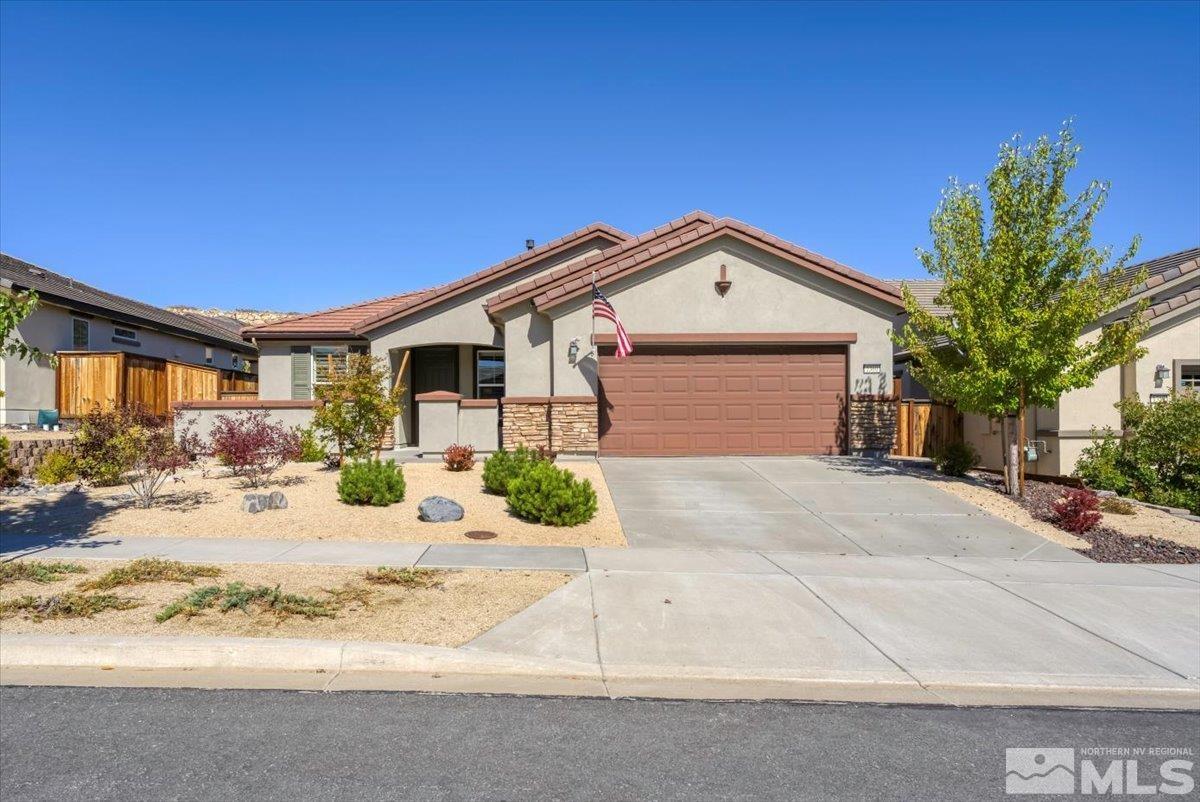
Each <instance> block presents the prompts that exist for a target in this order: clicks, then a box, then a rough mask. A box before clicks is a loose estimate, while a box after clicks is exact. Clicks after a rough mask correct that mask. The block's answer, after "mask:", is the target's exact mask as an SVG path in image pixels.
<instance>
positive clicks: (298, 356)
mask: <svg viewBox="0 0 1200 802" xmlns="http://www.w3.org/2000/svg"><path fill="white" fill-rule="evenodd" d="M311 351H312V349H311V348H310V347H309V346H307V345H293V346H292V400H294V401H311V400H312V357H311V356H310V354H311Z"/></svg>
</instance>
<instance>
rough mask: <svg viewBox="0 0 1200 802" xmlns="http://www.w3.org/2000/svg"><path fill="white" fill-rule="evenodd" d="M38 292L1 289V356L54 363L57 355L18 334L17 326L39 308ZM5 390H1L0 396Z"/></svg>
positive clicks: (24, 360) (25, 360)
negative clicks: (36, 346) (43, 349)
mask: <svg viewBox="0 0 1200 802" xmlns="http://www.w3.org/2000/svg"><path fill="white" fill-rule="evenodd" d="M37 305H38V296H37V293H36V292H19V293H18V292H10V291H8V290H0V357H6V356H15V357H17V358H18V359H20V360H21V361H23V362H36V361H38V360H39V359H44V360H46V361H47V362H49V363H50V364H51V365H53V364H54V363H55V361H56V357H55V356H54V355H53V354H44V353H42V352H41V351H39V350H38V349H36V348H34V347H33V346H32V345H30V344H29V343H27V342H25V341H24V340H22V339H19V338H18V337H17V336H16V334H15V333H16V330H17V326H19V325H21V323H22V321H24V320H25V318H27V317H29V316H30V315H32V314H33V310H35V309H37ZM3 395H4V391H3V390H0V397H2V396H3Z"/></svg>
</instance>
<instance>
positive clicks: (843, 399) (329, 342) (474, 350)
mask: <svg viewBox="0 0 1200 802" xmlns="http://www.w3.org/2000/svg"><path fill="white" fill-rule="evenodd" d="M530 245H532V243H530ZM593 275H595V276H596V281H597V284H598V286H599V287H600V288H601V289H602V291H603V292H604V293H605V295H607V296H608V298H609V299H610V300H611V301H612V303H613V305H614V306H615V307H616V309H617V311H618V312H619V314H620V316H621V318H622V321H623V322H624V325H625V327H626V329H627V330H628V331H629V332H630V334H631V335H632V339H633V342H634V353H633V355H632V356H630V357H628V358H626V359H623V360H617V359H615V357H614V355H613V351H614V342H615V335H614V332H613V327H612V324H611V323H608V322H606V321H603V320H596V321H595V322H594V323H593V318H592V313H591V306H592V294H591V283H592V276H593ZM900 309H901V299H900V295H899V293H898V291H897V290H896V289H895V288H894V287H892V286H890V285H888V284H886V283H884V282H882V281H879V280H876V279H874V278H872V277H870V276H867V275H865V274H863V273H860V272H858V271H856V270H853V269H851V268H849V267H846V266H844V265H841V264H838V263H837V262H834V261H832V260H830V259H827V258H826V257H824V256H820V255H818V254H815V253H812V252H811V251H807V250H805V249H803V248H800V247H798V246H796V245H792V244H790V243H787V242H784V241H783V240H780V239H779V238H777V237H774V236H771V235H770V234H767V233H766V232H763V231H760V230H759V229H756V228H754V227H752V226H749V225H746V224H745V223H741V222H738V221H736V220H731V219H728V218H722V219H717V218H715V217H713V216H712V215H709V214H706V213H704V212H693V213H692V214H689V215H687V216H685V217H682V218H679V219H677V220H673V221H671V222H670V223H667V224H666V225H663V226H661V227H659V228H656V229H654V230H653V231H650V232H647V233H645V234H642V235H641V236H638V237H632V236H630V235H628V234H626V233H624V232H622V231H619V230H617V229H615V228H613V227H611V226H608V225H605V224H603V223H596V224H594V225H591V226H588V227H587V228H583V229H580V230H578V231H575V232H573V233H571V234H568V235H566V236H564V237H561V238H559V239H557V240H554V241H553V242H549V243H546V244H545V245H542V246H539V247H536V248H533V247H530V248H529V249H528V250H526V251H525V252H524V253H521V254H519V255H517V256H514V257H512V258H511V259H508V260H506V261H504V262H501V263H500V264H497V265H494V266H492V267H489V268H487V269H485V270H482V271H480V272H478V273H475V274H473V275H470V276H467V277H466V278H463V279H460V280H458V281H455V282H452V283H450V284H446V285H443V286H441V287H435V288H432V289H428V290H421V291H418V292H410V293H404V294H401V295H393V296H389V297H386V298H380V299H377V300H373V301H367V302H364V303H361V304H355V305H351V306H345V307H339V308H336V309H330V310H327V311H323V312H317V313H314V314H309V315H302V316H299V317H296V318H292V319H289V320H284V321H280V322H277V323H272V324H269V325H264V326H256V327H252V328H248V329H246V330H245V331H244V332H243V334H244V336H246V337H247V338H250V339H251V340H252V341H253V342H254V343H256V344H257V345H258V347H259V349H260V363H259V367H260V370H259V372H260V385H259V394H260V398H261V399H277V400H279V402H280V405H283V402H285V401H286V402H290V403H293V404H295V403H302V402H304V401H305V400H306V399H309V398H311V396H312V392H313V385H314V384H317V383H320V382H322V381H324V380H325V377H326V376H327V372H328V368H329V365H330V364H341V363H342V360H345V359H346V358H347V355H348V354H349V353H352V352H354V351H356V350H357V351H362V352H366V353H370V354H372V355H374V356H377V357H383V358H386V359H387V360H388V361H389V364H390V366H391V369H392V374H393V380H394V381H396V382H398V383H402V384H403V385H404V386H405V387H406V388H408V390H407V394H406V404H405V407H406V409H405V412H404V414H403V415H402V416H401V417H400V418H399V419H398V420H397V421H396V436H395V440H396V444H397V445H401V446H403V445H408V446H415V447H418V448H420V449H421V450H423V451H438V450H441V449H443V448H444V447H445V446H446V445H448V444H449V443H450V442H454V441H458V442H469V443H471V444H473V445H475V446H476V448H477V449H479V450H491V449H493V448H495V446H496V441H497V435H496V432H497V427H498V422H499V421H500V420H502V421H503V426H502V434H501V436H500V438H499V439H500V440H501V441H502V442H503V444H504V445H505V446H509V447H511V446H515V445H517V444H528V445H548V446H550V447H552V448H554V449H555V450H559V451H567V452H579V453H595V452H597V451H598V452H599V453H601V454H641V455H651V454H661V455H681V454H816V453H844V452H846V451H854V452H872V453H878V452H881V451H882V452H886V451H887V449H888V448H890V446H891V438H892V436H893V432H892V428H893V427H894V408H895V405H894V404H892V403H887V402H886V401H884V400H883V395H884V394H885V393H886V392H888V390H889V389H890V384H891V374H892V345H891V341H890V340H889V338H888V332H889V331H890V330H891V328H892V325H893V320H894V318H895V316H896V314H897V313H898V312H899V311H900ZM593 331H595V343H596V347H595V348H593V346H592V333H593Z"/></svg>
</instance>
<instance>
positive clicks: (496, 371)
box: [475, 351, 504, 398]
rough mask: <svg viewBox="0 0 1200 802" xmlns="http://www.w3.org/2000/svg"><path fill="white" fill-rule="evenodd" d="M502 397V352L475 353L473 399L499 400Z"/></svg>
mask: <svg viewBox="0 0 1200 802" xmlns="http://www.w3.org/2000/svg"><path fill="white" fill-rule="evenodd" d="M503 395H504V352H503V351H479V352H477V353H476V354H475V397H476V398H500V397H502V396H503Z"/></svg>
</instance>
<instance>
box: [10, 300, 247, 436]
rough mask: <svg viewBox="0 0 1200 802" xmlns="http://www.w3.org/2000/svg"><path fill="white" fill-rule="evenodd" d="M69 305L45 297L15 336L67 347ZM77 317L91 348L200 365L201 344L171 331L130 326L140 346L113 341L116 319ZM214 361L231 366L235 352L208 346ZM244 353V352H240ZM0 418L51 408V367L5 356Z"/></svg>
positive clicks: (47, 349)
mask: <svg viewBox="0 0 1200 802" xmlns="http://www.w3.org/2000/svg"><path fill="white" fill-rule="evenodd" d="M74 316H75V315H73V314H72V313H71V312H70V311H69V310H67V309H64V308H62V307H59V306H54V305H52V304H49V303H42V304H41V305H40V306H39V307H38V308H37V309H35V310H34V312H33V314H31V315H30V316H29V317H28V318H26V319H25V320H24V321H22V322H21V325H19V326H18V327H17V331H16V335H17V338H18V339H20V340H22V341H23V342H26V343H28V344H29V345H32V346H33V347H35V348H38V349H39V350H41V351H42V352H44V353H54V352H55V351H69V350H72V349H73V345H72V342H71V318H72V317H74ZM79 317H81V318H83V319H85V320H87V321H88V323H89V325H90V331H89V348H88V350H91V351H126V352H128V353H131V354H142V355H145V356H153V357H161V358H164V359H174V360H177V361H180V362H190V363H192V364H195V365H203V364H205V362H204V349H205V344H204V343H202V342H200V341H198V340H189V339H186V338H184V337H178V336H176V335H173V334H165V333H163V332H158V331H154V330H152V329H147V328H143V327H139V326H132V328H134V329H135V330H136V331H137V333H138V342H139V343H140V344H141V345H140V347H134V346H131V345H128V344H125V343H114V342H113V341H112V338H113V334H114V331H113V329H114V328H115V327H116V326H118V325H119V326H121V327H122V328H131V327H130V326H127V325H126V324H116V323H113V322H112V321H111V320H107V319H104V318H98V317H90V318H89V317H85V316H82V315H79ZM211 347H212V353H213V363H212V366H213V367H216V368H223V369H226V370H229V369H232V367H233V352H232V351H231V350H229V349H227V348H220V347H218V346H211ZM242 356H246V355H245V354H242ZM0 390H4V397H2V398H0V423H32V422H34V421H36V420H37V411H38V410H39V409H54V407H55V404H56V403H57V399H56V398H55V392H54V368H52V367H50V366H49V365H47V364H45V363H41V364H38V365H30V364H27V363H24V362H22V361H21V360H20V359H17V358H16V357H5V358H3V367H2V368H0Z"/></svg>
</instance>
